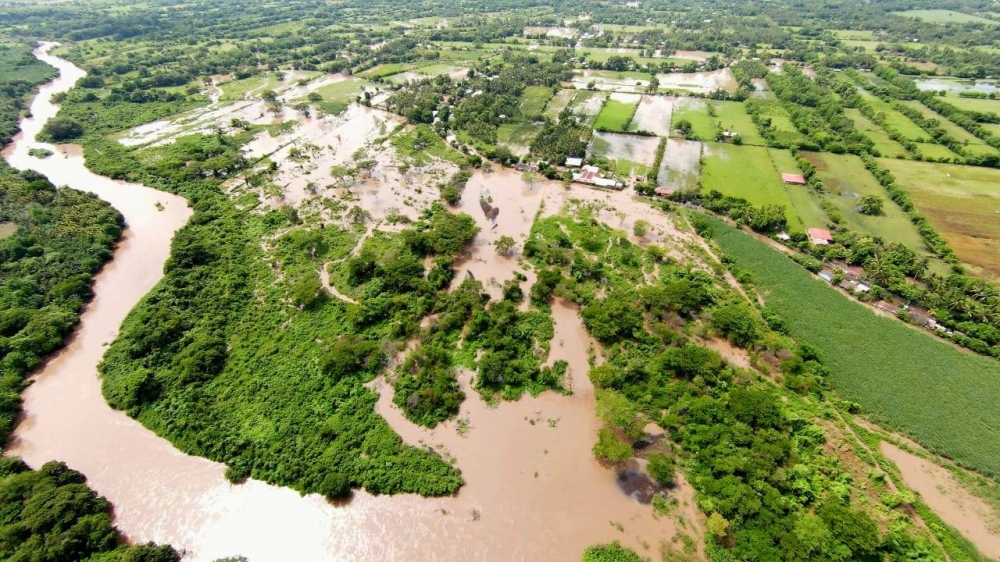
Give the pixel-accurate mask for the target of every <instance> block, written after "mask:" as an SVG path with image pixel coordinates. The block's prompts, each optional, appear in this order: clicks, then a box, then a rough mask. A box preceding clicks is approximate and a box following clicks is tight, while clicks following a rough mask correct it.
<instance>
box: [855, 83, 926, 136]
mask: <svg viewBox="0 0 1000 562" xmlns="http://www.w3.org/2000/svg"><path fill="white" fill-rule="evenodd" d="M859 93H860V94H861V97H862V98H864V100H865V102H867V103H868V105H870V106H871V107H872V109H874V110H875V111H876V112H877V113H882V114H884V115H885V121H886V125H887V126H888V127H891V128H893V129H895V130H896V132H898V133H899V134H901V135H903V136H904V137H905V138H907V139H909V140H911V141H915V142H928V141H930V140H931V137H930V135H928V134H927V132H926V131H924V130H923V129H921V128H920V126H919V125H917V124H916V123H914V122H913V121H911V120H910V118H909V117H907V116H905V115H903V114H902V113H900V112H898V111H896V110H895V109H893V108H892V107H891V106H890V105H889V104H887V103H885V102H884V101H882V100H881V99H879V98H877V97H875V96H873V95H872V94H870V93H868V92H859Z"/></svg>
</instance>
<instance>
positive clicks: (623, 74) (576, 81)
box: [573, 70, 652, 94]
mask: <svg viewBox="0 0 1000 562" xmlns="http://www.w3.org/2000/svg"><path fill="white" fill-rule="evenodd" d="M650 78H652V76H651V75H649V74H643V73H641V72H629V71H620V72H619V71H610V70H583V71H580V72H579V73H577V74H576V75H575V76H574V77H573V85H574V87H576V88H578V89H590V86H593V87H594V89H597V90H604V91H609V92H627V93H635V94H641V93H644V92H645V91H646V90H647V89H649V80H650Z"/></svg>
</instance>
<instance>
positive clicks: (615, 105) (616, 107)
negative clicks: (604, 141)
mask: <svg viewBox="0 0 1000 562" xmlns="http://www.w3.org/2000/svg"><path fill="white" fill-rule="evenodd" d="M637 105H638V104H637V103H626V102H621V101H618V100H613V99H609V100H608V101H607V103H605V104H604V107H603V108H602V109H601V113H600V114H598V115H597V120H596V121H594V128H595V129H606V130H608V131H624V130H625V128H626V127H627V126H628V122H629V120H630V119H632V114H633V113H635V108H636V106H637Z"/></svg>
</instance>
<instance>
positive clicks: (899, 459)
mask: <svg viewBox="0 0 1000 562" xmlns="http://www.w3.org/2000/svg"><path fill="white" fill-rule="evenodd" d="M879 448H880V450H881V452H882V454H883V455H885V456H886V457H888V458H889V460H891V461H892V462H894V463H896V466H897V467H899V472H900V474H901V475H902V476H903V482H905V483H906V486H907V487H908V488H910V489H912V490H913V491H915V492H917V493H918V494H920V497H921V499H923V501H924V503H926V504H927V506H928V507H930V508H931V509H932V510H934V513H936V514H938V515H939V516H940V517H941V519H943V520H944V522H945V523H947V524H948V525H951V526H952V527H954V528H955V529H957V530H958V532H960V533H962V536H964V537H965V538H967V539H969V540H970V541H972V543H973V544H975V545H976V548H978V549H979V551H980V552H982V553H983V554H985V555H986V556H989V557H991V558H1000V531H998V529H1000V513H996V512H994V511H993V509H992V508H990V506H989V505H987V504H986V502H984V501H983V500H981V499H980V498H977V497H976V496H973V495H972V494H971V493H969V492H968V491H967V490H965V489H964V488H963V487H962V486H961V485H960V484H959V483H958V482H957V481H956V480H955V477H954V476H953V475H952V474H951V472H949V471H948V469H946V468H944V467H941V466H938V465H936V464H934V463H933V462H931V461H928V460H925V459H922V458H920V457H918V456H917V455H914V454H912V453H909V452H907V451H904V450H903V449H900V448H899V447H897V446H895V445H893V444H891V443H889V442H887V441H882V442H881V444H880V445H879Z"/></svg>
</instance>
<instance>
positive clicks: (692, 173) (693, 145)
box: [656, 139, 702, 191]
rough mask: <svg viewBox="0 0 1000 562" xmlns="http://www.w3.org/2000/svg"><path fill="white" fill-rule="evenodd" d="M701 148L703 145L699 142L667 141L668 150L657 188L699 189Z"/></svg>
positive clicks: (661, 165)
mask: <svg viewBox="0 0 1000 562" xmlns="http://www.w3.org/2000/svg"><path fill="white" fill-rule="evenodd" d="M701 147H702V144H701V143H700V142H697V141H689V140H684V139H667V149H666V151H665V152H664V153H663V161H662V162H660V170H659V172H658V173H657V175H656V184H657V186H658V187H665V188H667V189H673V190H674V191H691V190H694V189H697V187H698V179H699V176H700V174H701V165H700V164H699V161H700V159H701Z"/></svg>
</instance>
